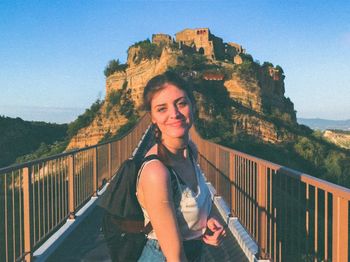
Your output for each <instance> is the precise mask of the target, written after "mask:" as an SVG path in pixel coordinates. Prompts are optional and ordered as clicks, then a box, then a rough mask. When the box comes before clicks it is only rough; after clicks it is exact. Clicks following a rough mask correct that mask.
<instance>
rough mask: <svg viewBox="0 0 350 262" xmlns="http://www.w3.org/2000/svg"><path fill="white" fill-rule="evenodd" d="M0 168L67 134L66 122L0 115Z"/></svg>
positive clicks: (59, 139) (61, 138)
mask: <svg viewBox="0 0 350 262" xmlns="http://www.w3.org/2000/svg"><path fill="white" fill-rule="evenodd" d="M0 134H1V135H0V168H1V167H4V166H8V165H10V164H13V163H14V162H15V160H16V158H17V157H19V156H22V155H25V154H28V153H31V152H33V151H34V150H37V149H38V148H39V147H40V146H43V145H44V144H53V143H54V142H56V141H61V140H63V139H65V138H66V136H67V125H66V124H62V125H59V124H50V123H45V122H34V121H24V120H22V119H21V118H10V117H5V116H0Z"/></svg>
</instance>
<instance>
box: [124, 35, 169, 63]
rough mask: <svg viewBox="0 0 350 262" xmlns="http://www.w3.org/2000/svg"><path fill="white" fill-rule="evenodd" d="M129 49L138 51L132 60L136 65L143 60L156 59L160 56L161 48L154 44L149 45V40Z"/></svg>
mask: <svg viewBox="0 0 350 262" xmlns="http://www.w3.org/2000/svg"><path fill="white" fill-rule="evenodd" d="M131 47H139V48H140V50H139V52H138V54H137V56H136V58H135V60H134V62H135V63H136V64H138V63H140V62H141V61H142V60H144V59H158V58H159V57H160V55H161V54H162V50H163V48H162V47H161V46H158V45H156V44H153V43H151V41H150V40H149V39H146V40H144V41H140V42H137V43H135V44H134V45H132V46H131Z"/></svg>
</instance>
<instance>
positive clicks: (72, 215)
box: [68, 154, 76, 219]
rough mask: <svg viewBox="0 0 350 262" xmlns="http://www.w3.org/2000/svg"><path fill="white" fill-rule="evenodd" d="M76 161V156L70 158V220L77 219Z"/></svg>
mask: <svg viewBox="0 0 350 262" xmlns="http://www.w3.org/2000/svg"><path fill="white" fill-rule="evenodd" d="M74 162H75V159H74V154H72V155H70V156H69V165H68V167H69V168H68V212H69V218H70V219H74V218H75V205H74V204H75V194H74V193H75V192H74V191H76V190H74V173H75V163H74Z"/></svg>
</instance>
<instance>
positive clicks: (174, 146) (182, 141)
mask: <svg viewBox="0 0 350 262" xmlns="http://www.w3.org/2000/svg"><path fill="white" fill-rule="evenodd" d="M162 143H163V145H164V146H165V147H166V148H167V149H168V150H169V152H170V153H171V154H172V155H173V156H172V157H173V158H174V159H184V158H186V151H187V150H186V149H187V145H188V136H186V137H181V138H167V139H163V141H162Z"/></svg>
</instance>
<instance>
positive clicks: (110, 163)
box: [108, 143, 112, 180]
mask: <svg viewBox="0 0 350 262" xmlns="http://www.w3.org/2000/svg"><path fill="white" fill-rule="evenodd" d="M111 177H112V143H109V144H108V180H109V179H111Z"/></svg>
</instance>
